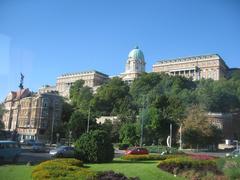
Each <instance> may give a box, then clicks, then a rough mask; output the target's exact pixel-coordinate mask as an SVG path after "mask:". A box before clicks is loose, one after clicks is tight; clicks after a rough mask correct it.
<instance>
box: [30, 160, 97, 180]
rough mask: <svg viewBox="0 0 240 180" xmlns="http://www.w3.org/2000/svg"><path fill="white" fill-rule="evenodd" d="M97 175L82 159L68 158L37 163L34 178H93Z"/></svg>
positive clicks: (38, 179) (36, 179)
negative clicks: (87, 167) (86, 166)
mask: <svg viewBox="0 0 240 180" xmlns="http://www.w3.org/2000/svg"><path fill="white" fill-rule="evenodd" d="M95 175H96V173H95V172H92V171H90V170H88V169H86V168H83V163H82V161H80V160H77V159H72V158H66V159H55V160H49V161H45V162H43V163H41V164H39V165H37V166H36V167H35V168H34V169H33V172H32V179H33V180H42V179H62V178H66V179H87V178H89V179H91V178H94V177H95Z"/></svg>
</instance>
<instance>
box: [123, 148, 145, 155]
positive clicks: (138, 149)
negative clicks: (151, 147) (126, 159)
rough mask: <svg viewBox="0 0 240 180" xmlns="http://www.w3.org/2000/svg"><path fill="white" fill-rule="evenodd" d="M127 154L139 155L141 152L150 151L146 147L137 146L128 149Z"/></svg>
mask: <svg viewBox="0 0 240 180" xmlns="http://www.w3.org/2000/svg"><path fill="white" fill-rule="evenodd" d="M125 154H126V155H129V154H136V155H139V154H149V152H148V150H147V149H146V148H142V147H135V148H130V149H127V150H126V152H125Z"/></svg>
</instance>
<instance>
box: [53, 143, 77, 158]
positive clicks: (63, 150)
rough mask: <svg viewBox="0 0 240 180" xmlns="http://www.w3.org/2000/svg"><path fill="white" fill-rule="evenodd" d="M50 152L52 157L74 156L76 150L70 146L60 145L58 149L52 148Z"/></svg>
mask: <svg viewBox="0 0 240 180" xmlns="http://www.w3.org/2000/svg"><path fill="white" fill-rule="evenodd" d="M49 154H50V155H51V157H61V158H62V157H74V156H75V150H74V148H73V147H70V146H60V147H58V148H56V149H53V150H50V151H49Z"/></svg>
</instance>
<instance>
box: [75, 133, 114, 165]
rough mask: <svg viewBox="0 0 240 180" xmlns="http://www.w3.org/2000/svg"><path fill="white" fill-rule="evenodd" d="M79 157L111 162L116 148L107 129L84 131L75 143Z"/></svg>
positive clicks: (91, 160)
mask: <svg viewBox="0 0 240 180" xmlns="http://www.w3.org/2000/svg"><path fill="white" fill-rule="evenodd" d="M75 149H76V154H77V157H78V158H79V159H81V160H83V161H85V162H98V163H102V162H111V161H112V160H113V157H114V149H113V145H112V143H111V140H110V136H109V134H108V133H107V132H106V131H103V130H95V131H90V132H89V133H84V134H83V135H82V136H81V137H80V138H79V139H78V140H77V141H76V143H75Z"/></svg>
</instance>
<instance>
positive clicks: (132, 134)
mask: <svg viewBox="0 0 240 180" xmlns="http://www.w3.org/2000/svg"><path fill="white" fill-rule="evenodd" d="M137 130H138V129H137V124H132V123H126V124H123V125H122V127H121V129H120V140H121V142H122V143H124V144H129V145H133V146H134V145H137V144H139V140H140V134H139V132H138V131H137Z"/></svg>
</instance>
